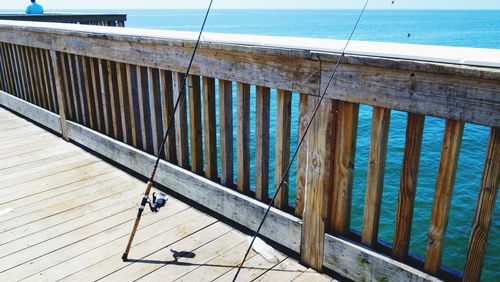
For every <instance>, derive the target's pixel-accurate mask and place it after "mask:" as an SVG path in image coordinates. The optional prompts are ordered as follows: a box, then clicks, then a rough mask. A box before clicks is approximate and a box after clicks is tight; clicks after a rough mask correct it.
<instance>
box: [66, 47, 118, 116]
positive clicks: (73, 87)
mask: <svg viewBox="0 0 500 282" xmlns="http://www.w3.org/2000/svg"><path fill="white" fill-rule="evenodd" d="M75 56H76V55H72V54H66V58H67V67H68V68H67V70H68V72H69V80H68V86H69V89H70V94H71V99H72V100H70V101H71V102H72V103H73V109H74V114H75V116H74V118H75V121H76V122H79V123H82V122H83V117H82V108H81V103H80V95H79V93H78V83H77V76H76V67H75ZM109 116H110V118H111V114H110V115H109Z"/></svg>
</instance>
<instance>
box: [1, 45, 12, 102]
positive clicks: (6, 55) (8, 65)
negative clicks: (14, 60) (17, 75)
mask: <svg viewBox="0 0 500 282" xmlns="http://www.w3.org/2000/svg"><path fill="white" fill-rule="evenodd" d="M1 51H2V54H3V56H4V59H5V60H4V61H5V67H6V69H7V73H6V76H7V80H8V83H7V84H8V88H7V89H8V90H9V93H11V94H14V91H15V89H14V79H13V77H12V68H13V67H14V66H13V65H12V64H11V62H10V57H9V52H8V44H7V43H3V42H2V50H1Z"/></svg>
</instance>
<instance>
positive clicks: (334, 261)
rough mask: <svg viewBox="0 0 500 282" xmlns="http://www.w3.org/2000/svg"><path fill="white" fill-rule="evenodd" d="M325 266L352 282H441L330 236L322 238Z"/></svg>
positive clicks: (397, 262)
mask: <svg viewBox="0 0 500 282" xmlns="http://www.w3.org/2000/svg"><path fill="white" fill-rule="evenodd" d="M324 266H325V267H326V268H328V269H331V270H333V271H335V272H337V273H340V274H341V275H342V276H343V277H346V278H347V279H350V280H352V281H421V282H423V281H435V282H438V281H442V280H440V279H438V278H436V277H433V276H431V275H429V274H427V273H424V272H422V271H420V270H418V269H415V268H413V267H411V266H409V265H406V264H404V263H402V262H399V261H396V260H394V259H392V258H390V257H387V256H385V255H382V254H380V253H377V252H375V251H372V250H369V249H366V248H364V247H362V246H360V245H357V244H356V243H353V242H349V241H347V240H344V239H342V238H337V237H335V236H332V235H330V234H325V252H324Z"/></svg>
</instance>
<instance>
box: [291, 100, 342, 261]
mask: <svg viewBox="0 0 500 282" xmlns="http://www.w3.org/2000/svg"><path fill="white" fill-rule="evenodd" d="M308 99H309V101H308V102H307V107H308V111H309V112H310V113H312V111H313V109H314V107H315V106H316V104H317V101H318V99H319V98H317V97H309V98H308ZM335 111H336V102H335V101H332V100H329V99H325V100H323V102H322V104H321V106H320V108H319V110H318V112H317V114H316V116H315V117H314V121H313V123H312V124H311V127H310V129H309V133H308V138H307V139H306V143H304V145H305V147H306V150H307V153H306V154H307V157H306V175H305V181H304V183H305V185H304V201H303V203H304V211H303V216H302V219H303V224H302V241H301V246H300V255H301V261H302V262H303V263H304V264H306V265H308V266H310V267H311V268H314V269H317V270H321V269H322V267H323V249H324V247H323V240H324V236H325V228H326V224H327V221H328V218H327V214H328V209H329V197H330V193H331V191H330V190H331V187H332V181H331V176H332V173H331V171H332V164H333V158H332V156H333V149H332V144H333V137H334V134H333V133H334V132H335V128H334V127H335ZM309 116H310V115H309ZM297 177H299V176H297Z"/></svg>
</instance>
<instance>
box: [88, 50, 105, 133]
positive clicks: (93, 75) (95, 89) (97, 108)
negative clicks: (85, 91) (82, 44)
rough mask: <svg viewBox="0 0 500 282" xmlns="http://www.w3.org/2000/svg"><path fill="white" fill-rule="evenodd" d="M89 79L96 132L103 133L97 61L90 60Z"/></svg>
mask: <svg viewBox="0 0 500 282" xmlns="http://www.w3.org/2000/svg"><path fill="white" fill-rule="evenodd" d="M89 75H90V79H91V81H92V95H93V96H94V104H93V107H94V112H95V116H96V130H97V131H99V132H103V131H104V123H103V110H102V107H101V104H102V103H101V99H100V94H101V84H100V81H99V65H98V60H97V59H95V58H90V73H89Z"/></svg>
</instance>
